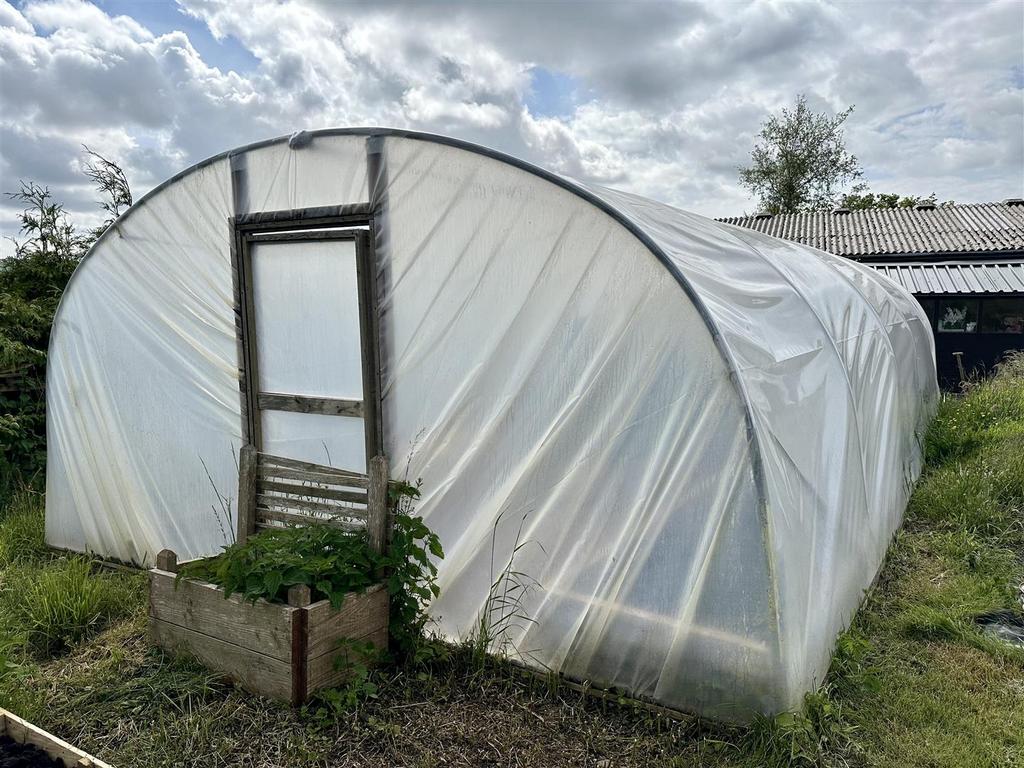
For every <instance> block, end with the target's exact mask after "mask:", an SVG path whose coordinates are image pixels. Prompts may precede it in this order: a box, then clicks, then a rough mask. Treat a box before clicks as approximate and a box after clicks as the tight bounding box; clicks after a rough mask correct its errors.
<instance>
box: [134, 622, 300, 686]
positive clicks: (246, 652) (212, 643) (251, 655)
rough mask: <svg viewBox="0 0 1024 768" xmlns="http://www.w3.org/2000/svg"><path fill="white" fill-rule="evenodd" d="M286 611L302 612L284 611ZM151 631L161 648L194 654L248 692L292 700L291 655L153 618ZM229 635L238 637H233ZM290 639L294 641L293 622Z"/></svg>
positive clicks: (173, 651) (152, 636)
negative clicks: (272, 653) (270, 653)
mask: <svg viewBox="0 0 1024 768" xmlns="http://www.w3.org/2000/svg"><path fill="white" fill-rule="evenodd" d="M282 610H292V611H294V610H301V609H295V608H291V609H287V608H283V609H282ZM149 632H150V637H151V638H152V640H153V642H154V643H156V644H157V645H159V646H160V647H161V648H164V649H165V650H168V651H171V652H172V653H188V654H191V655H192V656H195V657H196V658H197V659H199V661H201V662H202V663H203V664H205V665H206V666H208V667H210V668H211V669H215V670H217V671H218V672H223V673H224V674H225V675H227V676H229V677H231V678H232V679H234V680H235V681H236V682H237V683H238V684H239V685H241V686H242V687H243V688H245V689H246V690H248V691H252V692H253V693H258V694H261V695H263V696H270V697H273V698H278V699H284V700H286V701H291V698H292V674H291V672H292V659H291V654H290V652H289V654H288V657H287V660H285V661H282V660H281V659H276V658H273V657H271V656H267V655H264V654H262V653H258V652H256V651H253V650H250V649H248V648H243V647H241V646H239V645H235V644H234V643H233V642H228V641H226V640H222V639H220V638H218V637H213V636H211V635H206V634H203V633H202V632H197V631H196V630H194V629H188V628H186V627H182V626H179V625H177V624H171V623H170V622H167V621H163V620H162V619H158V618H152V617H151V618H150V620H149ZM225 636H227V637H234V635H231V634H226V635H225ZM288 637H289V639H290V638H291V625H290V622H289V632H288ZM289 651H290V646H289Z"/></svg>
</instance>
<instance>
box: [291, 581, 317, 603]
mask: <svg viewBox="0 0 1024 768" xmlns="http://www.w3.org/2000/svg"><path fill="white" fill-rule="evenodd" d="M311 602H313V596H312V594H311V593H310V590H309V586H308V585H306V584H295V585H293V586H291V587H288V605H290V606H293V607H295V608H305V607H306V606H307V605H309V604H310V603H311Z"/></svg>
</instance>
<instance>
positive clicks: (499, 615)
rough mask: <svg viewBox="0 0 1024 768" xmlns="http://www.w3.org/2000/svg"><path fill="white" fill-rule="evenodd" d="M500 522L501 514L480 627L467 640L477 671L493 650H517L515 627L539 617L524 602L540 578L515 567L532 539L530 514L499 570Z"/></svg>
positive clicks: (493, 533) (501, 652) (502, 653)
mask: <svg viewBox="0 0 1024 768" xmlns="http://www.w3.org/2000/svg"><path fill="white" fill-rule="evenodd" d="M500 523H501V515H499V516H498V519H497V520H495V521H494V528H493V530H492V531H491V567H490V578H491V587H490V589H489V590H488V591H487V599H486V600H484V605H483V608H482V609H481V610H480V615H479V616H478V617H477V622H476V627H475V628H474V631H473V633H472V634H471V635H470V636H469V638H468V639H467V640H466V646H467V647H468V648H469V651H470V658H471V660H472V666H473V668H474V669H475V670H477V671H483V670H484V669H485V668H486V666H487V660H488V656H489V654H492V653H497V654H498V655H499V656H500V657H507V656H508V655H509V652H510V651H513V652H516V649H515V647H514V646H513V644H512V638H511V634H512V631H513V630H516V629H520V630H522V629H525V627H526V625H527V624H532V623H534V622H535V621H536V620H535V619H534V618H533V617H531V616H529V615H528V614H527V613H526V610H525V608H524V607H523V606H524V602H525V599H526V597H527V596H528V595H529V594H530V592H531V591H532V590H533V589H534V588H536V587H537V586H538V584H537V580H536V579H534V578H533V577H532V576H530V575H529V574H527V573H524V572H523V571H520V570H519V569H517V568H516V567H515V560H516V556H517V555H518V554H519V552H520V551H521V550H522V549H524V548H525V547H526V546H527V545H529V544H530V543H531V541H530V540H525V541H524V540H523V538H522V536H523V525H525V523H526V515H523V518H522V520H520V521H519V529H518V530H517V531H516V538H515V540H514V541H513V542H512V552H511V553H510V554H509V557H508V561H507V562H506V563H505V565H504V566H503V567H502V568H501V569H500V570H499V571H498V573H497V574H495V572H494V566H495V563H494V555H495V544H496V542H497V534H498V526H499V525H500ZM538 546H539V544H538Z"/></svg>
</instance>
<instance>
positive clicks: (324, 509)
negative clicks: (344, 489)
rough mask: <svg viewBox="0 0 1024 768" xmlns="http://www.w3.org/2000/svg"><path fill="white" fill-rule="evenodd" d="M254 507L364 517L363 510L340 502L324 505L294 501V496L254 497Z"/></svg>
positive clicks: (258, 495)
mask: <svg viewBox="0 0 1024 768" xmlns="http://www.w3.org/2000/svg"><path fill="white" fill-rule="evenodd" d="M256 506H257V507H265V508H268V509H301V510H306V511H309V512H319V513H322V514H325V515H339V516H341V517H366V510H365V509H360V508H359V507H346V506H343V505H342V504H341V503H340V502H339V503H338V504H326V503H324V502H320V501H307V500H306V499H296V498H295V497H294V496H271V495H270V494H266V493H259V494H257V495H256Z"/></svg>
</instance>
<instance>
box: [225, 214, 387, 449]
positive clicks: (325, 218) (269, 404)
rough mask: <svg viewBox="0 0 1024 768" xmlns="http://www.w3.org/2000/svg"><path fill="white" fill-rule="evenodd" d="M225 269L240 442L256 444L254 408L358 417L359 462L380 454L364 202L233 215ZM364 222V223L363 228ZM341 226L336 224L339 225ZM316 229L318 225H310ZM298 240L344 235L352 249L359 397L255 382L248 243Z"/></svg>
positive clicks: (375, 313)
mask: <svg viewBox="0 0 1024 768" xmlns="http://www.w3.org/2000/svg"><path fill="white" fill-rule="evenodd" d="M229 225H230V228H231V271H232V283H233V287H234V302H235V336H236V342H237V349H238V376H239V393H240V396H241V415H242V443H243V445H253V446H255V447H256V449H257V450H262V449H263V430H262V424H261V419H260V412H261V410H282V411H297V412H301V413H321V414H326V415H332V416H362V418H363V424H364V434H365V438H366V443H365V449H366V461H367V464H369V461H370V459H371V458H372V457H373V456H378V455H382V454H383V450H384V435H383V419H382V413H381V396H380V392H381V387H380V342H379V339H380V313H379V307H378V301H377V269H376V265H377V260H376V254H375V251H374V223H373V216H372V210H371V207H370V204H369V203H358V204H355V205H342V206H329V207H321V208H300V209H292V210H282V211H260V212H257V213H247V214H242V215H238V216H233V217H231V218H230V220H229ZM363 227H365V229H363ZM343 228H344V229H343ZM310 230H323V231H310ZM302 240H351V241H353V242H354V243H355V251H356V283H357V293H358V301H359V331H360V340H359V347H360V357H361V360H362V382H363V399H362V400H342V399H338V398H325V397H308V396H302V395H294V394H284V393H277V392H262V391H260V389H259V359H258V355H257V351H256V350H257V348H256V314H255V304H254V295H253V283H252V245H253V243H260V242H295V241H302Z"/></svg>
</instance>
